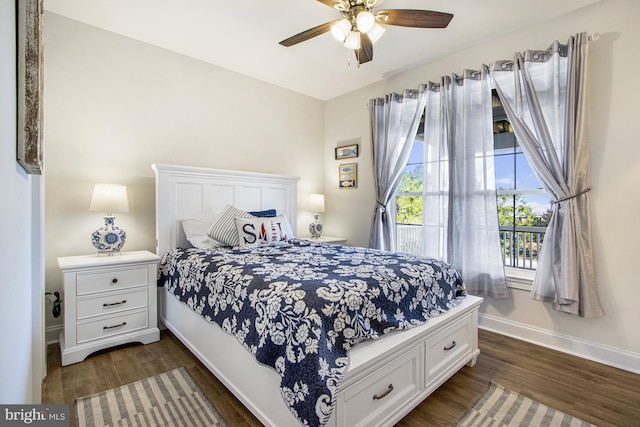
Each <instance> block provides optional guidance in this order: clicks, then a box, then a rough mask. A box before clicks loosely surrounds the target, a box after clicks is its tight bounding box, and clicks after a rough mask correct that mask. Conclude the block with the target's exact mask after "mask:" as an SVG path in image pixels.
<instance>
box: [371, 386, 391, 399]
mask: <svg viewBox="0 0 640 427" xmlns="http://www.w3.org/2000/svg"><path fill="white" fill-rule="evenodd" d="M392 391H393V384H389V388H388V389H387V390H386V391H385V392H384V393H382V394H381V395H377V394H374V395H373V400H378V399H382V398H384V397H386V396H387V395H388V394H389V393H391V392H392Z"/></svg>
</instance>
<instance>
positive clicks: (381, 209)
mask: <svg viewBox="0 0 640 427" xmlns="http://www.w3.org/2000/svg"><path fill="white" fill-rule="evenodd" d="M376 204H377V206H376V211H378V210H380V212H381V213H385V212H386V211H387V207H386V206H385V205H384V203H381V202H380V200H376Z"/></svg>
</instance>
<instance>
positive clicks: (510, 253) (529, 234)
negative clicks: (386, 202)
mask: <svg viewBox="0 0 640 427" xmlns="http://www.w3.org/2000/svg"><path fill="white" fill-rule="evenodd" d="M421 229H422V226H421V225H411V224H397V226H396V234H397V236H396V239H397V240H396V246H397V250H398V251H399V252H409V253H414V254H419V253H420V248H421V246H422V245H421V242H422V233H421ZM545 230H546V228H545V227H527V226H519V227H515V228H514V227H509V226H501V227H500V247H501V249H502V262H503V263H504V265H505V267H513V268H522V269H527V270H535V269H536V268H537V267H538V254H539V253H540V248H541V247H542V241H543V239H544V233H545Z"/></svg>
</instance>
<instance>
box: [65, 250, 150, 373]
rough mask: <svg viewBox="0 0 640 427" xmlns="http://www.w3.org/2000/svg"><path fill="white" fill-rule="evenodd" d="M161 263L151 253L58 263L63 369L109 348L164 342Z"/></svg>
mask: <svg viewBox="0 0 640 427" xmlns="http://www.w3.org/2000/svg"><path fill="white" fill-rule="evenodd" d="M159 261H160V257H158V256H157V255H156V254H153V253H151V252H148V251H137V252H122V253H121V254H119V255H113V256H98V255H84V256H72V257H60V258H58V266H59V267H60V270H62V273H63V278H64V302H63V305H62V306H63V307H64V330H63V331H62V332H61V333H60V351H61V353H62V366H66V365H70V364H72V363H77V362H81V361H83V360H84V359H85V358H86V357H87V356H88V355H90V354H91V353H94V352H96V351H98V350H102V349H105V348H109V347H113V346H116V345H121V344H125V343H130V342H141V343H143V344H149V343H152V342H155V341H158V340H159V339H160V330H159V329H158V327H157V322H158V321H157V303H156V300H157V291H156V287H157V284H156V280H157V274H158V273H157V272H158V262H159Z"/></svg>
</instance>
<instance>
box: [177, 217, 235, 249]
mask: <svg viewBox="0 0 640 427" xmlns="http://www.w3.org/2000/svg"><path fill="white" fill-rule="evenodd" d="M180 222H181V223H182V230H183V231H184V235H185V236H186V237H187V240H188V241H189V243H191V245H192V246H193V247H194V248H199V249H215V248H220V247H222V246H224V244H223V243H221V242H218V241H217V240H214V239H212V238H211V237H209V236H208V235H207V229H208V228H209V226H210V225H211V222H212V220H208V219H205V218H201V219H183V220H182V221H180Z"/></svg>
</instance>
